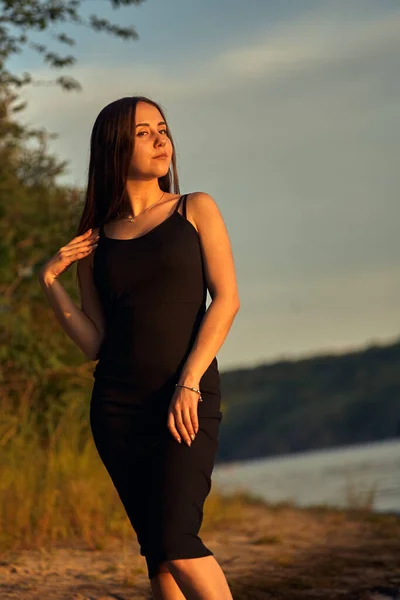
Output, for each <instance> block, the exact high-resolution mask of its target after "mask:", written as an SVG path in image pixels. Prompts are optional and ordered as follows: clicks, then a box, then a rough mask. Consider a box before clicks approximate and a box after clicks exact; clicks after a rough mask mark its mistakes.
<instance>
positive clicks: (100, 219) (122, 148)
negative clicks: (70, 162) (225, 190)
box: [77, 96, 180, 235]
mask: <svg viewBox="0 0 400 600" xmlns="http://www.w3.org/2000/svg"><path fill="white" fill-rule="evenodd" d="M140 101H142V102H148V103H149V104H152V105H153V106H155V107H156V108H157V109H158V110H159V111H160V113H161V115H162V117H163V120H164V121H165V122H166V123H167V119H166V118H165V114H164V111H163V109H162V108H161V107H160V106H159V105H158V104H157V102H154V100H151V99H150V98H147V97H146V96H127V97H125V98H120V99H119V100H115V101H114V102H111V103H110V104H107V106H105V107H104V108H103V109H102V110H101V111H100V113H99V115H98V116H97V118H96V121H95V123H94V125H93V129H92V134H91V138H90V159H89V169H88V178H87V188H86V193H85V200H84V206H83V211H82V216H81V219H80V221H79V225H78V230H77V235H82V234H83V233H85V231H87V230H88V229H89V228H90V227H91V228H92V229H94V228H95V227H99V226H100V225H101V224H104V223H106V222H107V221H108V220H109V219H111V218H113V217H115V216H116V215H117V214H118V212H126V211H129V209H130V204H129V197H128V195H127V192H126V181H127V176H128V171H129V165H130V162H131V159H132V154H133V151H134V147H135V146H134V144H135V136H134V131H135V116H136V105H137V103H138V102H140ZM166 129H167V135H168V137H169V139H170V140H171V145H172V150H173V153H172V159H171V165H172V172H171V167H170V169H169V171H168V173H167V174H166V175H164V176H163V177H160V178H159V186H160V189H161V190H162V191H164V192H171V191H172V188H173V193H174V194H179V193H180V190H179V178H178V172H177V167H176V156H175V146H174V141H173V139H172V136H171V133H170V130H169V127H168V123H167V126H166Z"/></svg>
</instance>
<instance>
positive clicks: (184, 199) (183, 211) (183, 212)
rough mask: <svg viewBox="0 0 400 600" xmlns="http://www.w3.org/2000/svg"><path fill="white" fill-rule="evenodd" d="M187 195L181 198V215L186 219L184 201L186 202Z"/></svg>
mask: <svg viewBox="0 0 400 600" xmlns="http://www.w3.org/2000/svg"><path fill="white" fill-rule="evenodd" d="M187 197H188V194H185V195H184V197H183V201H182V214H183V216H184V218H185V219H186V200H187Z"/></svg>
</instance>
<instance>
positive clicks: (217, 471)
mask: <svg viewBox="0 0 400 600" xmlns="http://www.w3.org/2000/svg"><path fill="white" fill-rule="evenodd" d="M214 486H215V489H216V490H220V491H221V492H225V491H226V492H232V491H235V490H245V491H248V492H251V493H253V494H256V495H258V496H261V497H262V498H264V499H265V500H268V501H271V502H280V501H292V502H294V503H295V504H296V505H297V506H313V505H318V504H330V505H333V506H338V507H343V506H349V505H351V504H352V505H355V502H358V503H359V504H361V505H362V504H364V503H365V500H366V499H367V498H368V495H369V494H370V492H371V491H374V495H373V509H374V510H375V511H377V512H392V511H393V512H398V513H400V440H398V439H396V440H389V441H384V442H374V443H370V444H362V445H357V446H350V447H345V448H336V449H329V450H319V451H313V452H304V453H299V454H291V455H285V456H280V457H271V458H263V459H256V460H251V461H239V462H235V463H229V464H220V465H219V464H218V465H216V466H215V468H214V472H213V488H214Z"/></svg>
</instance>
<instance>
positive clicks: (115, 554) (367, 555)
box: [0, 504, 400, 600]
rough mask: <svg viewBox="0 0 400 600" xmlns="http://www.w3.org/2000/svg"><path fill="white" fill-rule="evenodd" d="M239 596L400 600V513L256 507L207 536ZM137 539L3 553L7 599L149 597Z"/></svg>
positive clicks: (0, 567)
mask: <svg viewBox="0 0 400 600" xmlns="http://www.w3.org/2000/svg"><path fill="white" fill-rule="evenodd" d="M201 536H202V539H203V540H204V542H205V544H206V545H207V546H208V547H209V548H210V549H211V550H212V551H213V552H214V555H215V558H216V559H217V560H218V562H219V563H220V565H221V567H222V569H223V570H224V572H225V574H226V577H227V579H228V582H229V584H230V587H231V590H232V595H233V598H234V600H243V599H248V600H258V599H264V598H265V599H269V598H279V599H282V598H284V599H285V600H292V599H293V600H296V599H308V600H311V599H314V598H318V599H319V598H321V599H322V598H323V599H325V600H336V599H341V600H342V599H346V600H387V599H392V600H393V599H400V517H399V516H397V517H396V516H393V515H377V514H374V513H366V514H365V515H364V516H363V517H360V516H359V515H358V516H357V515H354V514H349V513H345V512H342V511H332V510H324V509H320V510H318V509H314V510H310V509H309V510H300V509H295V508H290V507H280V508H279V507H266V506H263V505H258V504H254V505H249V507H248V508H246V510H245V511H244V515H243V517H242V518H241V520H240V521H238V522H236V523H230V524H229V523H225V524H224V523H220V524H219V525H218V526H216V525H214V526H213V528H212V529H205V528H203V529H202V531H201ZM151 598H152V596H151V591H150V584H149V581H148V579H147V574H146V569H145V562H144V558H143V557H142V556H141V555H140V554H139V548H138V544H137V541H136V539H135V536H134V534H133V535H132V539H131V540H129V542H127V543H125V545H122V543H121V542H120V541H116V540H114V541H112V540H111V541H110V543H109V544H107V546H106V548H105V549H103V550H89V549H85V548H79V547H77V546H75V547H68V548H67V547H65V546H64V547H60V546H58V547H53V548H48V549H43V550H21V551H18V552H16V551H15V552H12V553H8V554H7V553H3V554H1V555H0V599H1V600H5V599H10V600H11V599H12V600H17V599H18V600H20V599H23V600H39V599H40V600H111V599H120V600H133V599H135V600H145V599H146V600H150V599H151Z"/></svg>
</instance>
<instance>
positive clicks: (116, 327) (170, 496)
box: [40, 96, 239, 600]
mask: <svg viewBox="0 0 400 600" xmlns="http://www.w3.org/2000/svg"><path fill="white" fill-rule="evenodd" d="M90 150H91V152H90V162H89V173H88V185H87V191H86V198H85V205H84V208H83V214H82V217H81V220H80V224H79V228H78V235H77V236H76V237H75V238H73V239H72V240H71V241H70V242H69V243H68V244H66V246H64V247H62V248H61V249H60V250H59V251H58V252H57V253H56V254H55V255H54V256H53V257H52V258H51V259H50V260H49V261H48V262H47V263H46V265H45V266H44V267H43V269H42V273H41V277H40V280H41V283H42V286H43V288H44V290H45V292H46V294H47V296H48V299H49V301H50V303H51V305H52V307H53V309H54V311H55V313H56V316H57V318H58V320H59V321H60V323H61V325H62V326H63V328H64V329H65V331H66V333H67V334H68V335H69V337H70V338H71V339H72V340H73V341H74V342H75V343H76V344H77V345H78V346H79V347H80V348H81V350H82V351H83V352H84V353H85V354H86V355H87V356H88V357H89V358H90V359H93V360H96V359H99V360H98V363H97V365H96V368H95V371H94V378H95V382H94V386H93V391H92V396H91V403H90V424H91V429H92V433H93V439H94V442H95V444H96V448H97V450H98V452H99V456H100V457H101V459H102V461H103V463H104V465H105V467H106V469H107V471H108V473H109V475H110V477H111V479H112V482H113V484H114V486H115V488H116V490H117V492H118V494H119V497H120V498H121V501H122V503H123V505H124V508H125V510H126V513H127V515H128V517H129V519H130V521H131V523H132V526H133V529H134V530H135V532H136V534H137V538H138V542H139V545H140V553H141V554H142V555H143V556H144V557H145V559H146V563H147V569H148V577H149V579H150V582H151V587H152V590H153V594H154V598H156V599H158V598H160V599H161V598H162V599H165V600H175V599H182V598H190V599H196V600H197V599H198V600H200V599H201V600H203V599H204V600H214V599H215V600H225V599H230V598H232V596H231V593H230V590H229V587H228V584H227V582H226V579H225V576H224V574H223V572H222V570H221V568H220V566H219V565H218V563H217V561H216V560H215V558H214V555H213V553H212V551H211V550H210V549H209V548H207V547H206V546H205V545H204V544H203V542H202V541H201V539H200V537H199V536H198V532H199V530H200V526H201V523H202V518H203V505H204V501H205V499H206V497H207V495H208V493H209V491H210V488H211V473H212V470H213V466H214V459H215V456H216V452H217V448H218V432H219V426H220V422H221V418H222V413H221V410H220V407H221V404H220V403H221V392H220V386H219V371H218V363H217V358H216V353H217V352H218V350H219V348H220V347H221V345H222V343H223V342H224V340H225V338H226V336H227V334H228V331H229V329H230V327H231V325H232V322H233V319H234V317H235V315H236V313H237V311H238V310H239V297H238V290H237V284H236V276H235V268H234V262H233V257H232V251H231V246H230V242H229V238H228V233H227V230H226V227H225V224H224V221H223V218H222V216H221V213H220V211H219V209H218V207H217V204H216V202H215V201H214V199H213V198H212V197H211V196H210V195H208V194H206V193H201V192H194V193H190V194H184V195H183V196H181V195H180V194H179V181H178V175H177V169H176V157H175V148H174V143H173V140H172V136H171V133H170V131H169V128H168V125H167V123H166V118H165V115H164V113H163V111H162V109H161V108H160V106H159V105H158V104H157V103H156V102H153V101H152V100H150V99H149V98H146V97H143V96H134V97H127V98H121V99H119V100H117V101H115V102H112V103H110V104H108V105H107V106H106V107H105V108H103V109H102V111H101V112H100V114H99V115H98V117H97V119H96V121H95V124H94V127H93V131H92V135H91V149H90ZM171 163H172V173H171V170H170V166H171ZM172 175H173V179H174V185H173V189H174V193H173V192H171V187H172V182H171V180H172ZM74 261H79V262H78V263H77V274H78V279H79V289H80V297H81V308H80V309H79V308H78V307H77V306H76V305H75V304H74V303H73V302H72V300H71V299H70V297H69V296H68V295H67V293H66V292H65V290H64V289H63V288H62V286H61V284H60V283H59V281H58V277H59V276H60V274H61V273H62V272H63V271H65V269H66V268H67V267H68V266H69V265H70V264H71V263H73V262H74ZM207 288H208V290H209V291H210V295H211V298H212V302H211V303H210V306H209V307H208V309H207V310H206V306H205V303H206V294H207Z"/></svg>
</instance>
